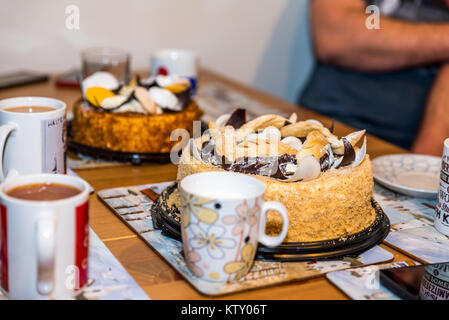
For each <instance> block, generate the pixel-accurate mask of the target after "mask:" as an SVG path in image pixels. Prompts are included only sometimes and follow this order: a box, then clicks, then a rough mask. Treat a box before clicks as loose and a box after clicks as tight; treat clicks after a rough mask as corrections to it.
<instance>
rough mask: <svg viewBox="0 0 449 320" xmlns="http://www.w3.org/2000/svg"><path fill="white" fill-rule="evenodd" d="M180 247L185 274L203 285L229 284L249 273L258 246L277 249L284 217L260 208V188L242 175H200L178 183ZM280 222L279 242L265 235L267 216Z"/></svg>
mask: <svg viewBox="0 0 449 320" xmlns="http://www.w3.org/2000/svg"><path fill="white" fill-rule="evenodd" d="M180 190H181V196H182V202H183V207H182V216H181V224H182V228H181V229H182V242H183V246H184V256H185V257H186V262H187V266H188V267H189V269H190V271H191V272H192V273H193V274H194V275H195V276H197V277H198V278H201V279H203V280H207V281H212V282H228V281H232V280H235V279H240V278H242V277H244V276H245V275H246V274H247V273H248V271H249V269H250V268H251V266H252V264H253V261H254V256H255V254H256V249H257V244H258V242H260V243H262V244H263V245H265V246H268V247H275V246H278V245H279V244H281V243H282V241H283V240H284V238H285V236H286V234H287V230H288V215H287V210H286V209H285V207H284V206H283V205H282V204H280V203H279V202H264V200H263V195H264V193H265V184H263V183H262V182H260V181H259V180H257V179H255V178H252V177H249V176H247V175H244V174H239V173H232V172H204V173H198V174H193V175H190V176H188V177H186V178H184V179H183V180H182V181H181V183H180ZM269 210H274V211H277V212H278V213H279V214H280V215H281V217H282V220H283V224H282V231H281V233H280V234H279V235H278V236H275V237H272V236H268V235H266V234H265V225H266V219H267V212H268V211H269Z"/></svg>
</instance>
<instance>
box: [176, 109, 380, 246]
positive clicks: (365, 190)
mask: <svg viewBox="0 0 449 320" xmlns="http://www.w3.org/2000/svg"><path fill="white" fill-rule="evenodd" d="M332 131H333V130H332V128H331V129H329V128H327V127H325V126H324V125H323V124H322V123H320V122H319V121H316V120H306V121H298V120H297V115H296V114H293V115H292V116H291V117H290V118H284V117H281V116H279V115H275V114H268V115H263V116H261V117H258V118H256V119H253V120H251V121H247V120H246V113H245V110H243V109H238V110H236V111H234V112H233V113H232V114H227V115H223V116H221V117H219V118H218V119H217V120H216V121H209V130H207V131H206V132H205V133H204V134H203V135H202V136H201V137H200V138H197V139H195V140H193V139H191V140H190V143H189V144H188V145H187V146H186V147H185V148H184V150H183V153H182V156H181V159H180V163H179V166H178V174H177V180H178V181H180V180H181V179H182V178H184V177H186V176H188V175H191V174H194V173H199V172H205V171H232V172H240V173H243V174H248V175H251V176H254V177H256V178H257V179H259V180H261V181H262V182H263V183H265V185H266V187H267V188H266V192H265V201H279V202H281V203H282V204H283V205H284V206H285V207H286V209H287V211H288V215H289V230H288V234H287V237H286V239H285V241H286V242H308V241H322V240H331V239H345V238H346V237H348V236H350V235H352V234H355V233H358V232H360V231H362V230H364V229H366V228H368V227H369V226H370V225H371V224H372V223H373V221H374V219H375V216H376V213H375V211H374V209H373V207H372V204H371V199H372V196H373V175H372V168H371V161H370V158H369V156H368V155H367V154H366V137H365V130H362V131H357V132H353V133H351V134H349V135H347V136H345V137H341V138H339V137H337V136H336V135H334V134H333V133H332ZM281 226H282V219H281V218H280V217H279V216H278V215H277V214H275V213H271V212H270V213H269V215H268V221H267V231H268V232H269V233H270V234H272V235H274V234H277V233H279V231H280V229H281Z"/></svg>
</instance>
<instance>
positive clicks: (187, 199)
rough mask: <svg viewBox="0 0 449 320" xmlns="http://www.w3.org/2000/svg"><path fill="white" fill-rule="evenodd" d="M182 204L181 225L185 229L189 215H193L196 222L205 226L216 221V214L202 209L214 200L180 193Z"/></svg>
mask: <svg viewBox="0 0 449 320" xmlns="http://www.w3.org/2000/svg"><path fill="white" fill-rule="evenodd" d="M181 194H182V197H183V202H184V208H183V210H184V211H183V214H182V225H183V226H184V227H187V226H188V225H189V224H190V215H191V214H194V215H195V216H196V217H197V218H198V220H200V221H201V222H204V223H206V224H212V223H214V222H215V221H217V219H218V213H217V212H215V211H214V210H212V209H209V208H206V207H204V205H205V204H208V203H212V202H214V201H215V200H212V199H208V198H203V197H198V196H195V195H192V194H189V193H185V192H181Z"/></svg>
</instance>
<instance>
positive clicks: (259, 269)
mask: <svg viewBox="0 0 449 320" xmlns="http://www.w3.org/2000/svg"><path fill="white" fill-rule="evenodd" d="M172 183H173V182H172V181H170V182H163V183H156V184H149V185H142V186H133V187H124V188H114V189H108V190H102V191H99V192H98V193H97V196H98V197H99V198H100V200H101V201H103V203H104V204H106V206H107V207H109V208H110V209H111V211H112V212H113V213H115V214H116V215H117V216H118V217H119V218H120V219H121V220H122V221H124V222H125V223H126V224H127V225H128V226H129V227H130V228H131V229H132V230H133V231H134V232H136V233H137V234H138V235H139V236H140V237H141V238H142V239H143V240H144V241H145V242H146V243H147V244H148V245H150V246H151V247H152V248H153V249H154V250H156V251H157V252H158V253H159V254H160V255H161V256H162V257H163V258H164V259H165V260H166V261H167V262H168V263H170V265H171V266H172V267H173V268H175V269H176V270H177V271H178V272H179V273H180V274H181V275H182V276H183V277H184V278H185V279H186V280H187V281H188V282H189V283H190V284H191V285H192V286H193V287H194V288H196V289H197V290H198V291H199V292H201V293H203V294H206V295H211V296H216V295H223V294H228V293H234V292H239V291H243V290H249V289H256V288H262V287H266V286H272V285H276V284H280V283H285V282H290V281H296V280H304V279H309V278H313V277H318V276H321V275H323V274H325V273H327V272H330V271H336V270H343V269H347V268H352V267H358V266H363V265H370V264H375V263H382V262H387V261H391V260H392V259H393V254H391V253H390V252H388V251H387V250H385V249H382V248H381V247H379V246H375V247H373V248H371V249H370V250H368V251H366V252H364V253H363V254H361V255H360V256H358V257H347V258H343V259H340V260H333V261H318V262H314V261H310V262H289V263H281V262H263V261H256V262H255V263H254V265H253V267H252V268H251V270H250V272H249V273H248V275H247V276H246V277H244V278H243V279H240V280H236V281H233V282H230V283H226V284H222V283H216V282H212V281H206V280H201V279H199V278H197V277H195V276H194V275H193V274H192V273H191V272H190V270H189V269H188V267H187V265H186V263H185V260H184V257H183V255H182V253H181V251H182V250H183V248H182V243H181V242H179V241H177V240H174V239H171V238H169V237H166V236H165V235H163V234H162V232H161V231H160V230H157V229H155V228H154V227H153V221H152V217H151V212H150V210H151V206H152V203H153V202H152V201H151V199H150V198H148V197H147V196H146V195H145V194H144V193H142V192H141V191H142V190H145V189H151V190H153V191H154V192H156V193H161V192H162V190H164V189H165V188H166V187H167V186H169V185H170V184H172Z"/></svg>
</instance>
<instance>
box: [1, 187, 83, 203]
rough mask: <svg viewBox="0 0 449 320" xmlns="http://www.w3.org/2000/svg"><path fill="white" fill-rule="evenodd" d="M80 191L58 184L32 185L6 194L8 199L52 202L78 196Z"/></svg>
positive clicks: (17, 188)
mask: <svg viewBox="0 0 449 320" xmlns="http://www.w3.org/2000/svg"><path fill="white" fill-rule="evenodd" d="M80 193H81V190H79V189H77V188H75V187H72V186H68V185H65V184H58V183H34V184H27V185H23V186H20V187H16V188H13V189H11V190H9V191H8V192H6V194H7V195H8V196H10V197H13V198H17V199H22V200H32V201H53V200H61V199H66V198H70V197H73V196H76V195H77V194H80Z"/></svg>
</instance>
